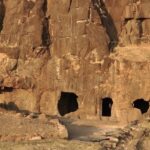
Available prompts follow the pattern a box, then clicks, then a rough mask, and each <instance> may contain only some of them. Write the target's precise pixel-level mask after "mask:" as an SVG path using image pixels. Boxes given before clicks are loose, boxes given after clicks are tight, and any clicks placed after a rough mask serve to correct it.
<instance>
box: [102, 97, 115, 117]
mask: <svg viewBox="0 0 150 150" xmlns="http://www.w3.org/2000/svg"><path fill="white" fill-rule="evenodd" d="M112 105H113V101H112V99H111V98H109V97H106V98H103V99H102V116H105V117H110V116H111V110H112Z"/></svg>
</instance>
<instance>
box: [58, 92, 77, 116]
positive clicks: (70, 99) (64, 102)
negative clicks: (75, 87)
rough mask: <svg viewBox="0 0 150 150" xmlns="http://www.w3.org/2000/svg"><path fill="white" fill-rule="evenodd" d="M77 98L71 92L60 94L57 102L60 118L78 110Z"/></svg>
mask: <svg viewBox="0 0 150 150" xmlns="http://www.w3.org/2000/svg"><path fill="white" fill-rule="evenodd" d="M77 98H78V96H77V95H76V94H74V93H71V92H61V96H60V100H59V101H58V106H57V107H58V111H59V113H60V115H61V116H64V115H65V114H68V113H70V112H75V111H76V110H77V109H78V101H77Z"/></svg>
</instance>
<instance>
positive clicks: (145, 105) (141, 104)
mask: <svg viewBox="0 0 150 150" xmlns="http://www.w3.org/2000/svg"><path fill="white" fill-rule="evenodd" d="M133 107H135V108H137V109H140V111H141V113H142V114H144V113H146V112H147V111H148V109H149V102H148V101H145V100H144V99H137V100H135V101H134V102H133Z"/></svg>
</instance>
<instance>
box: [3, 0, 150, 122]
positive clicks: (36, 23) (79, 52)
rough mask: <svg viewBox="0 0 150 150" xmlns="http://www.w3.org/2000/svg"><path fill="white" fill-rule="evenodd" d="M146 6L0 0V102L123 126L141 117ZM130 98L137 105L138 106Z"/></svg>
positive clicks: (141, 2)
mask: <svg viewBox="0 0 150 150" xmlns="http://www.w3.org/2000/svg"><path fill="white" fill-rule="evenodd" d="M149 6H150V2H149V0H111V1H110V0H103V1H102V0H13V1H12V0H0V66H1V69H0V87H1V91H0V92H1V93H0V102H1V103H5V104H7V103H9V102H13V104H12V105H16V106H17V107H18V108H19V109H21V110H28V111H34V112H43V113H47V114H50V115H65V114H67V113H70V112H74V115H76V116H78V117H80V118H94V117H95V118H100V119H103V118H104V119H105V118H106V119H108V120H117V121H125V122H129V121H132V120H135V119H139V118H140V117H142V113H143V111H142V110H143V107H144V106H145V107H144V109H145V111H144V113H143V114H144V115H146V114H149V111H148V108H149V106H148V101H149V99H150V94H149V93H150V91H149V89H150V79H149V78H150V76H149V72H150V49H149V47H148V46H149V40H150V39H149V36H150V16H149V14H150V9H149ZM135 100H141V101H142V100H143V102H144V104H143V103H142V108H139V107H138V106H137V104H134V101H135ZM143 105H144V106H143ZM12 107H13V106H12ZM135 107H136V108H135ZM137 108H138V109H137ZM130 114H133V115H132V116H131V115H130ZM72 115H73V114H72ZM108 116H109V117H108Z"/></svg>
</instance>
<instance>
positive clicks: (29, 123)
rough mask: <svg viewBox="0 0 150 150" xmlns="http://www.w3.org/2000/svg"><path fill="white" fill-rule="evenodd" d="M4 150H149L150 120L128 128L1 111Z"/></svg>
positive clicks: (0, 146)
mask: <svg viewBox="0 0 150 150" xmlns="http://www.w3.org/2000/svg"><path fill="white" fill-rule="evenodd" d="M0 127H1V128H0V150H85V149H86V150H139V149H140V150H149V149H147V148H148V147H149V146H148V144H150V119H149V118H147V119H146V120H142V121H141V122H139V121H135V122H132V123H131V124H130V125H128V126H124V127H123V126H121V125H119V124H118V125H117V124H115V123H114V124H112V125H111V126H110V125H108V124H107V123H106V122H100V121H90V120H79V119H72V118H65V117H63V118H59V117H57V116H47V115H45V114H36V113H28V114H27V113H23V112H15V111H7V110H4V109H0Z"/></svg>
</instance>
